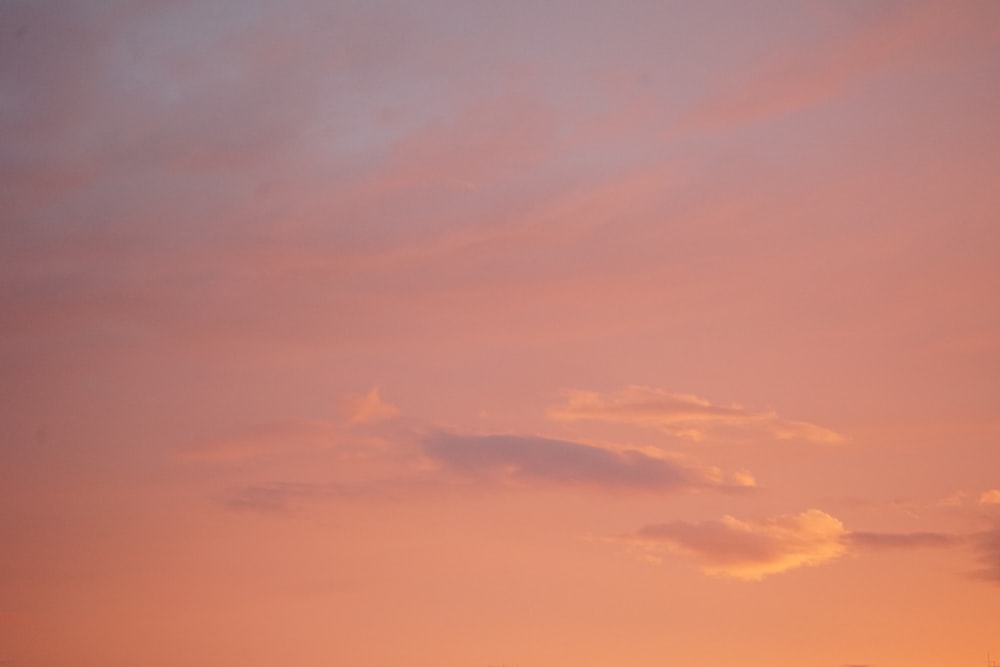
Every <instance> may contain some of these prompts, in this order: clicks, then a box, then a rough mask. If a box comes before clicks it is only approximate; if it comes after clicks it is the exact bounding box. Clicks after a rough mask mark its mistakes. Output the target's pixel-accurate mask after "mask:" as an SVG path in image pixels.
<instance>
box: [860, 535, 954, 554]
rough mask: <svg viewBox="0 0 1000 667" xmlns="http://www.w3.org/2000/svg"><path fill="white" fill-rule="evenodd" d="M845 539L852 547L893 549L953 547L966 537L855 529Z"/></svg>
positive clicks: (877, 549) (878, 549) (881, 549)
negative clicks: (873, 531)
mask: <svg viewBox="0 0 1000 667" xmlns="http://www.w3.org/2000/svg"><path fill="white" fill-rule="evenodd" d="M845 540H846V541H847V543H848V544H850V545H851V546H852V547H857V548H859V549H868V550H874V551H883V550H891V549H921V548H927V547H929V548H934V547H951V546H955V545H957V544H961V543H962V542H963V541H965V538H963V537H961V536H958V535H952V534H950V533H931V532H917V533H872V532H864V531H853V532H851V533H848V535H847V536H846V537H845Z"/></svg>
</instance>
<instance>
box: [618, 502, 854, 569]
mask: <svg viewBox="0 0 1000 667" xmlns="http://www.w3.org/2000/svg"><path fill="white" fill-rule="evenodd" d="M845 534H846V531H845V530H844V525H843V523H841V522H840V520H838V519H836V518H834V517H832V516H830V515H829V514H827V513H825V512H821V511H820V510H815V509H813V510H808V511H805V512H802V513H801V514H786V515H782V516H778V517H774V518H770V519H762V520H756V521H742V520H740V519H736V518H734V517H731V516H726V517H723V518H722V519H721V520H719V521H705V522H701V523H688V522H685V521H672V522H669V523H660V524H651V525H647V526H644V527H642V528H641V529H640V530H639V531H638V533H637V534H636V536H635V540H636V541H637V543H638V544H639V545H641V546H643V547H645V548H647V549H653V550H654V551H655V550H657V549H660V548H663V549H667V550H670V551H679V552H682V553H686V554H690V555H692V556H694V557H695V558H696V559H697V560H698V562H699V563H700V565H701V567H702V570H704V571H705V572H706V573H708V574H715V575H723V576H727V577H734V578H737V579H745V580H750V581H757V580H760V579H762V578H763V577H765V576H767V575H770V574H777V573H779V572H786V571H788V570H793V569H796V568H799V567H803V566H807V565H819V564H821V563H826V562H828V561H831V560H834V559H836V558H838V557H839V556H841V555H843V554H844V553H845V552H846V549H847V548H846V546H845V545H844V543H843V537H844V535H845Z"/></svg>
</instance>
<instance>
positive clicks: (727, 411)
mask: <svg viewBox="0 0 1000 667" xmlns="http://www.w3.org/2000/svg"><path fill="white" fill-rule="evenodd" d="M549 416H550V417H552V418H553V419H556V420H558V421H577V420H594V421H603V422H613V423H620V424H632V425H638V426H647V427H653V428H658V429H660V430H663V431H666V432H667V433H670V434H671V435H675V436H678V437H682V438H686V439H689V440H703V439H705V437H706V436H707V435H708V433H709V432H711V431H716V430H718V429H721V428H729V429H737V430H739V431H743V432H747V433H754V434H760V435H765V436H769V437H773V438H777V439H779V440H804V441H808V442H815V443H820V444H836V443H840V442H843V441H844V439H845V438H844V436H842V435H840V434H839V433H836V432H834V431H831V430H830V429H827V428H823V427H822V426H817V425H815V424H810V423H808V422H802V421H790V420H787V419H782V418H780V417H778V415H776V414H775V413H773V412H754V411H752V410H748V409H746V408H744V407H742V406H739V405H730V406H724V405H716V404H713V403H711V402H710V401H707V400H705V399H703V398H699V397H698V396H692V395H691V394H677V393H670V392H666V391H663V390H662V389H655V388H652V387H640V386H635V385H633V386H629V387H626V388H625V389H624V390H623V391H619V392H617V393H608V394H601V393H597V392H590V391H569V392H567V399H566V402H565V404H564V405H562V406H559V407H557V408H553V409H551V410H550V411H549Z"/></svg>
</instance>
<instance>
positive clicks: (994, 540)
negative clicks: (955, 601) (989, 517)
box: [972, 520, 1000, 584]
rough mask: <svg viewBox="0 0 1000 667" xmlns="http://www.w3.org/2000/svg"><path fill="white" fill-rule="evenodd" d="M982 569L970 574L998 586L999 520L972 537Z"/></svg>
mask: <svg viewBox="0 0 1000 667" xmlns="http://www.w3.org/2000/svg"><path fill="white" fill-rule="evenodd" d="M972 545H973V549H975V551H976V554H977V556H978V557H979V562H980V563H981V565H982V567H981V568H980V569H978V570H976V571H974V572H973V573H972V574H973V576H974V577H976V578H977V579H982V580H985V581H989V582H992V583H995V584H1000V520H994V522H993V527H992V528H991V529H990V530H986V531H983V532H980V533H977V534H976V535H974V536H973V537H972Z"/></svg>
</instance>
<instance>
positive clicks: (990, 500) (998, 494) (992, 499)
mask: <svg viewBox="0 0 1000 667" xmlns="http://www.w3.org/2000/svg"><path fill="white" fill-rule="evenodd" d="M979 504H980V505H1000V489H990V490H989V491H984V492H983V494H982V495H981V496H979Z"/></svg>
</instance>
